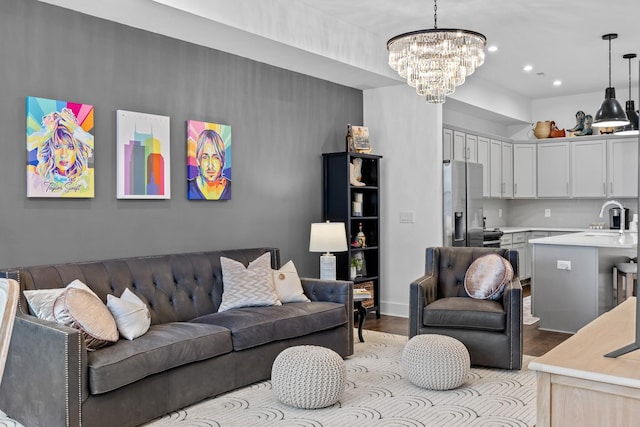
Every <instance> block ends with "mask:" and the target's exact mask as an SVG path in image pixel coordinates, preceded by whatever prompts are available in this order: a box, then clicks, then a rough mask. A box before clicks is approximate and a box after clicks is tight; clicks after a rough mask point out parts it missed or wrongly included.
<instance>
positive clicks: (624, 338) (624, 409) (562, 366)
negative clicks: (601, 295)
mask: <svg viewBox="0 0 640 427" xmlns="http://www.w3.org/2000/svg"><path fill="white" fill-rule="evenodd" d="M635 315H636V301H635V298H633V297H631V298H629V299H628V300H627V301H625V302H624V303H622V304H621V305H619V306H618V307H616V308H615V309H613V310H611V311H610V312H608V313H606V314H605V315H603V316H600V317H599V318H598V319H596V320H595V321H593V322H591V323H589V324H588V325H587V326H586V327H584V328H582V329H581V330H580V331H579V332H578V333H577V334H575V335H574V336H572V337H571V338H569V339H568V340H566V341H565V342H563V343H562V344H560V345H558V346H557V347H555V348H554V349H553V350H551V351H549V352H548V353H546V354H545V355H544V356H542V357H539V358H537V359H535V360H534V361H533V362H531V363H530V364H529V369H530V370H532V371H536V380H537V381H536V382H537V396H536V397H537V399H536V400H537V408H538V410H537V421H536V426H537V427H547V426H598V427H600V426H637V425H638V424H639V422H640V421H638V420H640V350H637V351H634V352H631V353H627V354H625V355H622V356H620V357H618V358H609V357H603V356H604V355H605V354H608V353H610V352H611V351H613V350H616V349H618V348H620V347H622V346H625V345H627V344H629V343H632V342H633V341H634V338H635V337H634V335H635V330H634V329H635V328H634V327H633V323H634V321H635Z"/></svg>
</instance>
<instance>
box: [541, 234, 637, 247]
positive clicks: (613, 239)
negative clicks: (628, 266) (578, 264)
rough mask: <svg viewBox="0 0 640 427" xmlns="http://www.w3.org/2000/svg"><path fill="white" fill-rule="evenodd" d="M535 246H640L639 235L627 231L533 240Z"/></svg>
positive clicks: (565, 235) (562, 235)
mask: <svg viewBox="0 0 640 427" xmlns="http://www.w3.org/2000/svg"><path fill="white" fill-rule="evenodd" d="M529 243H531V244H534V245H566V246H591V247H599V248H619V249H633V248H636V247H637V246H638V233H637V232H629V231H626V232H624V233H622V234H620V233H619V232H618V231H613V230H587V231H582V232H580V233H569V234H561V235H558V236H550V237H541V238H538V239H531V240H529Z"/></svg>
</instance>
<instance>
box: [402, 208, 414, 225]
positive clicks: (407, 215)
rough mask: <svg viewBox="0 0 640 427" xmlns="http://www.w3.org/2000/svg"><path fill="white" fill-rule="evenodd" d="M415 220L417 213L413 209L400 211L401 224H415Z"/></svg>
mask: <svg viewBox="0 0 640 427" xmlns="http://www.w3.org/2000/svg"><path fill="white" fill-rule="evenodd" d="M414 222H415V213H414V212H413V211H400V223H401V224H413V223H414Z"/></svg>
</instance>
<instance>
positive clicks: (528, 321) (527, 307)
mask: <svg viewBox="0 0 640 427" xmlns="http://www.w3.org/2000/svg"><path fill="white" fill-rule="evenodd" d="M539 321H540V318H538V317H533V315H532V314H531V296H528V297H524V298H522V323H524V324H525V325H533V324H534V323H537V322H539Z"/></svg>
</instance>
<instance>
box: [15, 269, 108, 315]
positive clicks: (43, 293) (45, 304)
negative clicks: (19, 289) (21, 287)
mask: <svg viewBox="0 0 640 427" xmlns="http://www.w3.org/2000/svg"><path fill="white" fill-rule="evenodd" d="M69 288H75V289H82V290H85V291H87V292H89V293H90V294H91V295H93V296H94V297H96V298H98V299H99V300H100V298H99V297H98V295H96V294H95V292H93V291H92V290H91V288H90V287H88V286H87V285H85V284H84V283H82V282H81V281H80V280H78V279H76V280H74V281H73V282H71V283H69V284H68V285H67V287H66V288H55V289H38V290H34V291H24V296H25V298H26V299H27V303H29V308H31V311H32V312H33V314H35V315H36V317H37V318H38V319H43V320H49V321H51V322H55V321H56V318H55V317H54V316H53V303H54V302H55V301H56V299H57V298H58V297H59V296H60V295H62V294H63V293H64V291H65V290H67V289H69ZM100 302H102V300H100Z"/></svg>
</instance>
